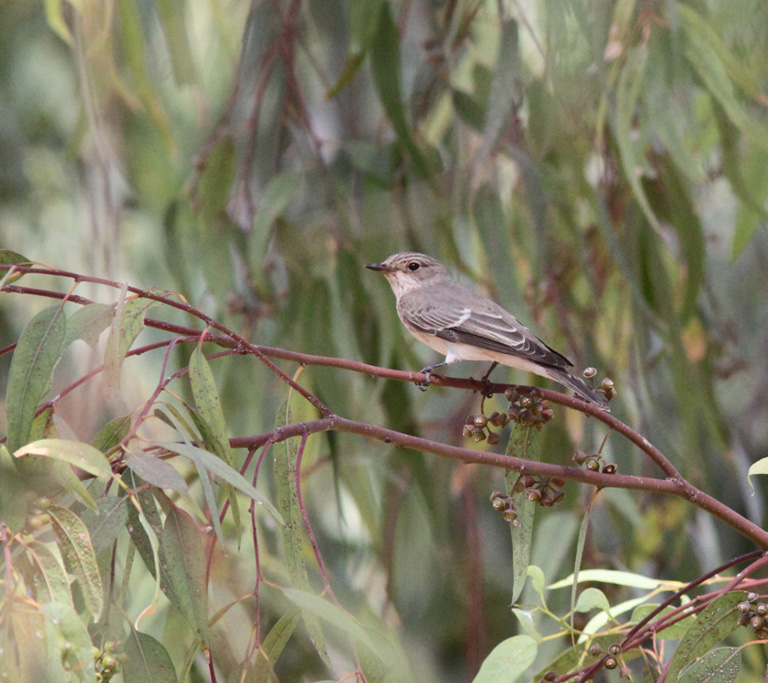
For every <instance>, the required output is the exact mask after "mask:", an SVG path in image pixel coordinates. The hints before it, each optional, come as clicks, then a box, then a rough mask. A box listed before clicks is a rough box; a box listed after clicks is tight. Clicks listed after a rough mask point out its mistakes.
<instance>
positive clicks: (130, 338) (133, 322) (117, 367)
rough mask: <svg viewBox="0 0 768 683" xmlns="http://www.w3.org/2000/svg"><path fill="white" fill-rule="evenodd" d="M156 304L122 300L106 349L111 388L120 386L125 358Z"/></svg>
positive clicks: (105, 354)
mask: <svg viewBox="0 0 768 683" xmlns="http://www.w3.org/2000/svg"><path fill="white" fill-rule="evenodd" d="M155 303H156V302H155V301H152V300H149V299H137V298H134V299H128V300H125V299H121V300H120V302H118V305H117V309H116V311H115V318H114V320H113V321H112V325H111V327H110V329H109V337H108V338H107V344H106V347H105V349H104V366H105V372H106V376H107V380H108V381H109V384H110V386H113V387H119V386H120V373H121V371H122V367H123V361H125V356H126V354H127V353H128V351H129V350H130V348H131V346H132V345H133V342H134V341H136V337H138V336H139V334H140V332H141V331H142V330H143V329H144V315H145V314H146V312H147V310H149V308H151V307H152V306H154V304H155Z"/></svg>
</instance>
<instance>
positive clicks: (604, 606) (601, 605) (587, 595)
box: [574, 588, 611, 612]
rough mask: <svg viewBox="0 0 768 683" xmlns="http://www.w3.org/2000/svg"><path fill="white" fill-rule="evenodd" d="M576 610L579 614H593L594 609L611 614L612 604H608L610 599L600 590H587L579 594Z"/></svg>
mask: <svg viewBox="0 0 768 683" xmlns="http://www.w3.org/2000/svg"><path fill="white" fill-rule="evenodd" d="M574 609H575V610H576V611H577V612H591V611H592V610H593V609H599V610H603V611H604V612H609V611H610V609H611V603H610V602H608V598H607V597H605V593H603V591H601V590H600V589H599V588H586V589H585V590H583V591H582V592H581V593H580V594H579V598H578V600H576V606H575V607H574Z"/></svg>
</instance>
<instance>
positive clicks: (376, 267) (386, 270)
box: [365, 263, 392, 273]
mask: <svg viewBox="0 0 768 683" xmlns="http://www.w3.org/2000/svg"><path fill="white" fill-rule="evenodd" d="M365 267H366V268H369V269H370V270H380V271H381V272H382V273H391V272H392V268H390V267H389V266H385V265H384V264H383V263H366V264H365Z"/></svg>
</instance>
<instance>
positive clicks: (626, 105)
mask: <svg viewBox="0 0 768 683" xmlns="http://www.w3.org/2000/svg"><path fill="white" fill-rule="evenodd" d="M647 64H648V50H647V48H646V47H645V46H641V47H637V48H634V49H632V50H630V51H629V52H628V53H627V62H626V64H625V65H624V68H623V69H622V71H621V75H620V76H619V82H618V85H617V88H616V117H615V125H616V144H617V145H618V147H619V157H620V158H621V164H622V166H623V167H624V174H625V177H626V179H627V180H628V181H629V184H630V187H631V188H632V192H633V193H634V195H635V199H636V200H637V203H638V204H639V205H640V207H641V208H642V210H643V213H644V214H645V217H646V218H647V219H648V222H649V223H650V224H651V225H652V226H653V227H654V228H655V229H656V230H659V229H660V226H659V221H658V219H657V218H656V216H655V214H654V213H653V210H652V209H651V205H650V203H649V202H648V197H647V195H646V194H645V190H644V189H643V185H642V183H641V182H640V177H641V168H642V162H643V157H642V154H644V150H642V146H641V144H640V143H641V142H642V140H637V139H636V137H637V136H636V135H635V130H634V122H635V113H636V107H637V104H638V101H639V99H640V95H641V93H642V90H643V85H644V83H645V69H646V66H647Z"/></svg>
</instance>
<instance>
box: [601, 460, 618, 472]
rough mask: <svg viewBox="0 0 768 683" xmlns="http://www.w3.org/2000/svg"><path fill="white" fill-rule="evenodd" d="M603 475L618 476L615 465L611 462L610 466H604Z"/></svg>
mask: <svg viewBox="0 0 768 683" xmlns="http://www.w3.org/2000/svg"><path fill="white" fill-rule="evenodd" d="M603 473H604V474H616V465H614V464H613V463H612V462H609V463H608V464H606V465H603Z"/></svg>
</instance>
